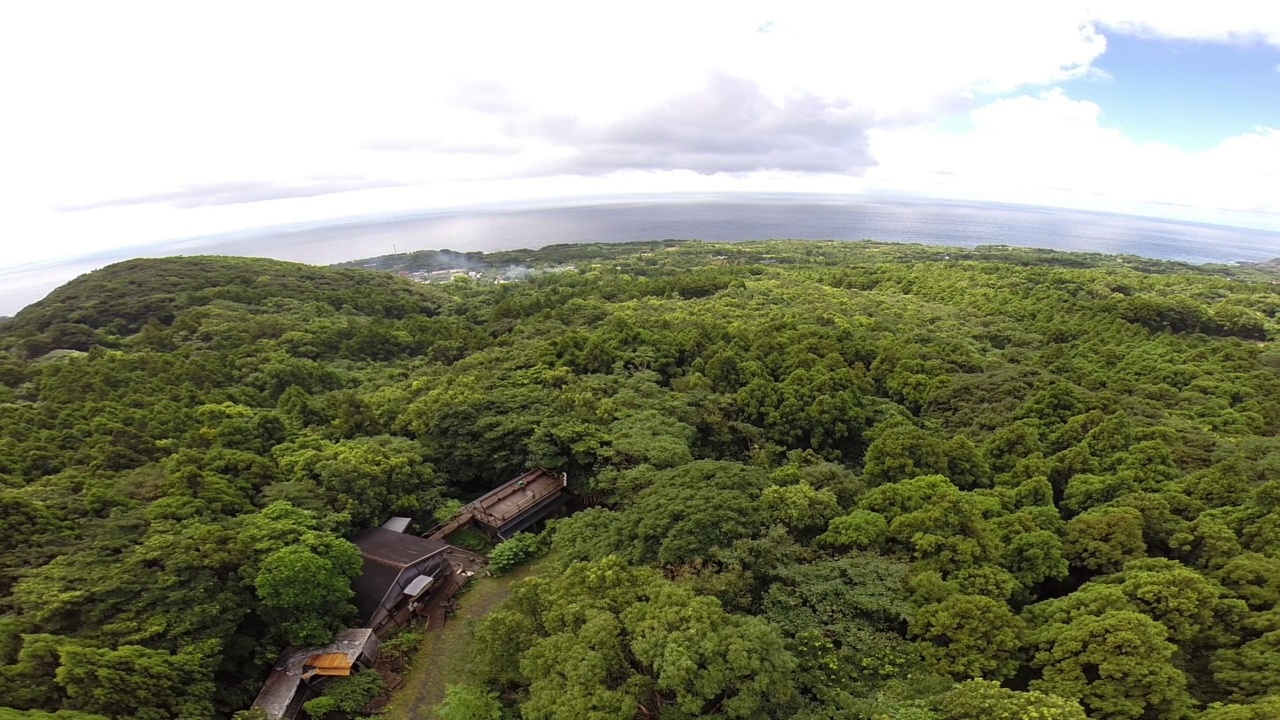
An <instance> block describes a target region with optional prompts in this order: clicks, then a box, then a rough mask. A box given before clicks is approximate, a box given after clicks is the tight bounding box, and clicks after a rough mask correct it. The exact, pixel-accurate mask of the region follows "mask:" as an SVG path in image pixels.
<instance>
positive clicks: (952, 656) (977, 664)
mask: <svg viewBox="0 0 1280 720" xmlns="http://www.w3.org/2000/svg"><path fill="white" fill-rule="evenodd" d="M911 635H913V636H915V637H918V638H920V639H921V640H922V641H923V643H924V645H923V651H924V655H925V657H926V658H927V659H928V660H929V662H930V663H931V665H932V666H933V667H934V668H936V669H937V670H938V671H940V672H943V673H947V674H948V675H953V676H956V677H961V678H981V677H992V678H996V679H1004V678H1008V677H1011V676H1012V675H1013V673H1014V672H1016V671H1017V669H1018V665H1019V663H1020V655H1021V650H1022V647H1023V644H1024V643H1025V641H1026V624H1025V623H1024V622H1023V621H1022V620H1021V619H1020V618H1018V616H1016V615H1014V614H1013V612H1012V611H1010V610H1009V606H1008V605H1006V604H1005V603H1004V602H1001V601H999V600H993V599H991V598H989V597H982V596H980V595H952V596H951V597H949V598H947V599H946V600H943V601H942V602H940V603H936V604H933V605H927V606H925V607H923V608H920V610H918V611H916V613H915V614H914V615H912V616H911Z"/></svg>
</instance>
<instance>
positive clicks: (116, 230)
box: [0, 0, 1280, 264]
mask: <svg viewBox="0 0 1280 720" xmlns="http://www.w3.org/2000/svg"><path fill="white" fill-rule="evenodd" d="M1259 7H1260V6H1259V5H1258V4H1256V3H1250V4H1246V3H1241V2H1232V1H1229V0H1219V1H1218V2H1215V3H1212V4H1211V5H1203V4H1201V6H1196V7H1189V6H1188V7H1184V4H1182V3H1167V2H1166V3H1158V4H1157V3H1138V2H1124V1H1121V2H1108V3H1105V4H1101V3H1100V4H1098V5H1097V7H1096V9H1094V8H1091V7H1090V6H1088V5H1085V4H1083V3H1071V2H1068V3H1027V2H1012V1H992V2H977V3H942V2H897V3H872V2H858V3H844V4H827V3H798V2H776V1H775V2H766V1H762V0H748V1H746V2H699V3H687V2H682V3H676V2H657V1H653V2H646V3H642V4H634V5H630V6H619V5H617V4H602V3H588V2H548V3H516V2H507V3H504V2H497V3H483V4H479V3H449V4H444V3H408V2H405V3H394V2H373V3H363V4H360V5H359V6H358V7H357V6H350V5H342V6H339V5H328V4H324V3H284V2H280V3H260V2H252V3H250V2H232V1H227V2H220V3H216V4H203V5H194V4H190V3H169V2H149V3H140V2H117V3H98V2H84V3H70V4H68V3H56V4H52V3H8V4H4V5H3V6H0V100H2V101H3V102H4V105H5V107H6V112H5V113H3V114H2V115H0V157H3V158H4V166H3V167H2V168H0V197H3V198H4V200H3V202H4V203H5V207H4V208H3V212H0V238H4V243H5V247H4V250H5V251H6V252H5V256H4V258H3V259H2V260H0V263H3V264H17V263H21V262H24V261H31V260H35V259H39V258H42V257H49V256H50V255H52V254H62V255H74V254H78V253H81V252H84V251H86V250H89V249H96V248H101V247H105V246H120V245H126V244H137V243H143V242H149V241H156V240H162V239H168V238H173V237H182V236H192V235H202V234H208V233H216V232H226V231H230V230H235V229H239V228H243V227H249V226H253V225H262V224H274V223H283V222H295V221H312V220H320V219H324V218H336V217H341V216H343V215H350V214H362V213H371V212H379V211H395V210H410V209H416V208H421V207H424V206H443V205H448V204H451V203H463V202H481V201H496V200H502V199H516V198H534V197H549V196H552V195H556V194H579V195H580V194H592V193H618V192H631V191H636V192H639V191H644V190H646V189H650V188H656V189H659V190H672V189H676V188H687V189H691V190H702V191H704V190H715V189H771V190H779V189H792V190H806V191H807V190H838V191H851V190H856V189H859V188H863V187H893V188H898V189H903V190H910V191H934V192H939V193H942V192H949V193H961V192H964V193H982V194H985V195H987V196H991V197H998V198H1004V199H1010V200H1014V199H1018V198H1022V197H1032V196H1034V197H1041V198H1042V197H1050V198H1052V197H1058V195H1059V194H1062V193H1068V194H1070V196H1071V197H1072V198H1076V200H1073V202H1084V201H1083V200H1080V198H1086V197H1095V198H1097V199H1096V200H1095V202H1097V203H1099V204H1105V203H1107V202H1117V203H1120V202H1123V203H1129V202H1137V201H1138V200H1136V199H1135V198H1147V197H1154V198H1157V200H1156V201H1158V202H1166V201H1167V202H1183V201H1186V200H1189V201H1190V203H1189V204H1192V205H1195V206H1196V207H1200V208H1204V209H1205V210H1204V211H1205V212H1210V211H1211V210H1212V208H1217V207H1225V206H1230V207H1237V206H1242V205H1243V204H1246V200H1248V201H1249V202H1253V201H1256V202H1255V203H1254V204H1255V205H1258V206H1260V207H1264V208H1265V207H1271V206H1270V205H1268V204H1267V203H1268V202H1270V200H1269V199H1268V198H1266V197H1265V196H1264V194H1263V193H1262V191H1261V190H1258V189H1256V187H1255V189H1250V188H1248V187H1244V186H1243V184H1241V187H1238V188H1236V187H1235V185H1236V183H1235V181H1234V180H1232V181H1231V182H1230V183H1228V185H1229V186H1231V187H1233V188H1235V190H1237V191H1238V192H1226V191H1222V190H1220V189H1217V188H1215V187H1210V186H1208V184H1207V183H1204V182H1200V181H1197V180H1195V179H1194V177H1192V178H1191V179H1190V180H1188V181H1187V182H1185V183H1183V182H1175V181H1173V180H1170V179H1169V178H1173V177H1177V178H1183V177H1188V175H1189V174H1190V175H1194V172H1197V171H1202V172H1218V171H1225V169H1228V168H1229V169H1230V170H1231V171H1233V172H1235V173H1236V174H1237V175H1236V176H1237V177H1247V178H1255V177H1258V176H1259V175H1260V173H1262V174H1265V173H1263V171H1262V170H1260V169H1259V168H1260V167H1261V163H1260V161H1259V160H1258V159H1257V157H1258V155H1256V153H1261V152H1266V150H1265V148H1271V147H1272V146H1274V144H1275V140H1274V133H1269V134H1268V133H1267V132H1260V133H1257V134H1255V135H1256V137H1252V136H1249V137H1244V138H1239V139H1236V140H1233V141H1230V142H1224V143H1223V145H1222V146H1221V147H1220V148H1218V149H1215V151H1213V153H1210V154H1208V155H1206V156H1205V157H1200V156H1186V155H1183V154H1180V153H1177V152H1174V151H1172V150H1170V149H1168V148H1160V147H1148V146H1139V145H1136V144H1134V143H1132V142H1131V141H1129V140H1127V139H1126V138H1124V137H1123V136H1120V135H1118V134H1116V133H1114V132H1111V131H1105V130H1101V129H1099V128H1098V127H1097V123H1096V121H1095V120H1096V118H1094V117H1093V116H1092V115H1091V113H1096V108H1094V109H1090V108H1089V107H1086V106H1083V105H1081V104H1078V103H1074V101H1071V100H1070V99H1069V98H1066V97H1065V96H1062V95H1060V94H1059V95H1054V94H1052V93H1051V94H1049V95H1045V96H1037V95H1028V96H1026V97H1015V98H1011V99H1008V100H997V101H996V102H994V103H992V102H991V101H992V99H993V98H997V97H1000V96H1004V95H1009V94H1017V93H1027V92H1032V93H1034V92H1038V91H1040V90H1044V89H1046V88H1051V87H1053V86H1054V85H1055V84H1056V83H1060V82H1062V81H1064V80H1066V79H1069V78H1073V77H1077V76H1081V75H1086V74H1091V73H1095V72H1096V70H1095V69H1094V68H1093V67H1092V66H1091V63H1092V62H1093V61H1094V60H1095V59H1096V58H1097V57H1098V56H1099V55H1100V54H1101V53H1102V52H1103V51H1104V50H1105V46H1106V39H1105V37H1104V32H1106V31H1107V30H1105V28H1118V29H1121V30H1124V31H1126V32H1134V33H1146V34H1152V35H1157V36H1161V37H1167V36H1176V37H1194V38H1199V39H1208V40H1215V39H1216V40H1222V39H1248V38H1254V39H1258V38H1265V39H1267V41H1269V42H1273V43H1280V20H1277V18H1278V17H1280V15H1278V14H1277V11H1276V10H1274V9H1270V8H1269V7H1263V8H1262V9H1261V10H1259V9H1258V8H1259ZM1099 27H1102V28H1104V30H1103V31H1099V29H1098V28H1099ZM765 28H767V32H766V31H763V30H764V29H765ZM714 78H722V79H727V80H726V82H727V83H728V86H734V87H739V88H749V89H750V92H743V93H739V94H738V95H733V94H731V93H730V94H724V93H722V94H721V96H720V104H716V103H703V104H699V103H698V102H696V100H697V99H698V98H699V97H700V96H701V95H706V94H707V93H708V89H709V88H713V87H714V86H713V85H709V83H711V82H713V79H714ZM709 79H712V80H709ZM734 83H737V84H736V85H734ZM722 89H723V88H722ZM477 92H480V93H481V94H480V95H476V93H477ZM467 93H470V95H467ZM464 95H465V97H464ZM733 98H737V100H734V99H733ZM739 101H740V102H742V103H756V105H755V106H753V107H748V108H743V107H735V106H733V105H732V102H739ZM726 103H727V104H726ZM795 108H803V109H805V112H808V113H811V114H812V115H814V116H815V117H822V118H824V121H823V122H819V123H813V124H812V125H811V126H809V127H807V128H806V127H805V126H804V123H800V122H798V120H799V118H798V117H797V116H796V114H795V111H794V109H795ZM970 112H972V113H973V121H974V123H975V127H974V131H973V134H972V136H971V137H970V136H958V137H957V136H954V135H952V134H946V133H941V132H938V131H935V130H933V129H932V128H933V125H932V124H931V123H932V121H934V120H935V119H937V118H938V117H941V116H945V115H956V114H959V115H966V114H968V113H970ZM699 113H702V114H703V115H707V114H710V115H712V117H710V118H707V117H698V118H696V119H697V120H698V122H692V120H694V119H695V118H694V117H693V116H694V115H697V114H699ZM722 117H723V118H734V117H736V118H738V120H736V121H733V122H736V124H738V125H751V124H752V123H754V124H755V125H754V128H752V127H747V128H745V129H739V130H738V131H737V132H733V131H732V130H733V128H729V129H728V130H726V132H724V133H722V135H723V136H725V137H728V138H730V140H731V141H732V143H736V144H737V146H738V149H739V150H740V149H741V148H742V147H748V148H749V152H747V153H745V154H743V153H735V152H732V150H733V149H732V148H729V149H724V148H720V149H717V148H715V147H712V148H711V150H712V151H713V152H710V153H708V152H706V151H705V150H706V149H707V147H708V145H707V144H708V143H711V144H712V145H714V142H715V140H716V138H715V137H714V136H715V135H717V125H716V120H717V119H722ZM513 118H525V119H530V118H532V119H538V118H542V119H547V118H560V119H561V120H562V121H563V124H562V125H561V126H560V127H561V128H564V127H577V128H581V129H583V138H584V140H583V142H582V143H577V144H575V142H574V138H572V137H569V136H567V135H565V134H564V133H563V132H560V133H556V132H528V129H527V128H528V125H527V123H525V124H523V125H522V123H520V122H513ZM642 120H644V121H647V122H650V123H651V124H653V123H656V124H662V131H661V132H657V133H656V134H654V135H653V136H650V135H646V133H645V132H643V130H644V128H641V127H639V125H638V124H637V123H639V122H640V121H642ZM522 127H523V128H524V129H523V130H521V128H522ZM544 129H545V127H544ZM775 129H780V130H785V132H776V133H771V131H772V130H775ZM806 133H807V134H806ZM840 133H844V134H845V136H847V137H848V143H847V144H845V145H841V144H840V141H839V138H838V137H837V136H838V135H839V134H840ZM832 138H836V139H835V140H833V139H832ZM868 138H869V140H868ZM908 139H910V141H908ZM863 142H869V143H870V155H871V157H867V156H866V152H865V149H864V148H863V147H862V146H861V145H860V143H863ZM911 142H917V143H919V144H918V145H914V146H913V145H911ZM828 148H829V150H828ZM924 148H934V151H933V153H931V152H926V151H925V150H924ZM1066 148H1070V150H1067V149H1066ZM824 152H829V153H830V157H828V158H825V159H824V158H823V157H822V154H823V153H824ZM600 153H612V160H613V162H611V163H610V162H604V163H595V164H593V163H590V162H587V163H584V162H583V158H591V157H597V156H598V155H599V154H600ZM934 153H936V155H935V154H934ZM1033 157H1034V158H1037V159H1038V163H1037V164H1035V167H1023V166H1024V165H1027V166H1029V165H1031V163H1028V162H1022V161H1021V160H1020V159H1022V158H1033ZM664 158H666V159H669V160H670V162H669V163H666V164H664V162H663V160H664ZM1251 158H1252V159H1251ZM1139 160H1140V161H1141V162H1143V163H1145V165H1144V167H1161V168H1164V171H1165V172H1166V173H1167V174H1158V173H1152V174H1150V176H1149V177H1148V175H1147V174H1145V171H1142V170H1140V169H1127V168H1125V167H1122V163H1127V162H1131V161H1133V162H1136V161H1139ZM873 162H874V163H878V165H877V166H876V167H875V168H874V169H873V170H872V171H870V174H869V176H868V177H867V178H866V179H865V180H863V179H858V178H857V177H856V174H857V172H859V171H860V170H861V169H862V168H864V167H868V166H870V165H871V164H872V163H873ZM1020 162H1021V164H1019V163H1020ZM1273 166H1274V165H1273ZM614 167H618V168H628V169H627V170H625V171H621V172H612V173H609V174H607V175H605V176H602V177H600V176H597V177H571V176H570V177H556V178H539V177H537V175H538V174H539V173H542V172H546V169H547V168H557V169H558V170H559V171H569V170H577V171H581V172H589V173H600V172H607V171H608V170H609V169H611V168H614ZM664 167H672V168H684V169H685V170H694V171H702V172H704V173H711V172H714V171H716V170H726V171H732V172H731V173H730V174H724V173H721V174H709V175H705V176H699V175H697V174H696V173H693V172H687V171H685V170H675V171H667V172H664V171H663V170H662V168H664ZM995 167H1004V168H1007V169H1009V170H1011V171H1012V170H1017V171H1018V172H1019V173H1023V176H1024V177H1026V178H1029V179H1028V180H1027V181H1026V182H1023V181H1016V182H1015V181H1012V180H1011V179H1010V176H1008V175H1006V174H1003V173H1001V172H998V171H996V170H994V169H993V168H995ZM1037 168H1039V169H1037ZM841 169H842V170H844V172H842V173H830V172H826V171H829V170H841ZM801 170H810V171H816V172H794V171H801ZM941 172H951V173H955V174H954V175H942V174H938V173H941ZM1121 177H1124V178H1130V179H1133V180H1134V181H1135V182H1136V181H1137V180H1139V179H1140V180H1142V181H1143V182H1144V183H1148V184H1146V185H1143V186H1142V189H1141V192H1139V191H1138V190H1137V189H1135V187H1134V185H1132V184H1131V183H1127V182H1120V181H1118V180H1116V178H1121ZM961 178H964V180H963V181H962V180H961ZM1063 178H1068V179H1069V181H1068V180H1064V179H1063ZM1032 180H1034V182H1032ZM1053 182H1058V183H1060V184H1061V183H1064V182H1068V183H1069V185H1070V187H1069V188H1067V189H1066V190H1052V188H1053V187H1055V186H1054V185H1052V183H1053ZM1028 187H1034V188H1041V187H1047V188H1049V190H1036V191H1034V192H1033V191H1031V190H1028V189H1027V188H1028ZM1064 187H1065V186H1064ZM1193 190H1194V192H1193ZM1095 191H1096V192H1099V193H1103V195H1102V196H1101V197H1099V196H1094V195H1090V193H1091V192H1095ZM1197 193H1200V194H1197ZM202 198H204V199H202ZM210 198H211V199H212V200H210ZM138 199H145V200H150V202H148V203H146V204H141V205H123V204H121V203H122V202H125V201H130V200H133V201H137V200H138ZM210 202H212V203H213V204H210ZM1143 202H1146V201H1145V200H1143ZM1218 203H1227V205H1220V204H1218ZM1259 204H1260V205H1259ZM91 206H96V209H92V210H82V211H79V212H64V211H60V210H59V208H68V207H82V208H84V207H91ZM178 206H182V207H178Z"/></svg>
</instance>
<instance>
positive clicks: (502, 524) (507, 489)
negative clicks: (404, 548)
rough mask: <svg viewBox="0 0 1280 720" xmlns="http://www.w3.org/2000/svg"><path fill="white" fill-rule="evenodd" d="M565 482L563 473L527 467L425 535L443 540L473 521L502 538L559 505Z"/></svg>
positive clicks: (566, 490)
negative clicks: (521, 473)
mask: <svg viewBox="0 0 1280 720" xmlns="http://www.w3.org/2000/svg"><path fill="white" fill-rule="evenodd" d="M568 484H569V483H568V479H567V478H566V477H565V476H564V475H563V474H560V475H555V474H553V473H551V472H548V471H546V470H543V469H541V468H538V469H536V470H530V471H529V472H527V473H525V474H523V475H521V476H519V477H517V478H515V479H513V480H510V481H508V482H505V483H503V484H502V485H499V486H498V487H496V488H494V489H493V490H491V491H489V492H488V493H486V494H485V495H482V496H481V497H479V498H477V499H475V500H473V501H471V502H470V503H467V504H466V505H464V506H463V508H462V510H461V511H459V513H458V514H457V515H456V516H454V518H453V519H452V520H450V521H449V522H447V523H445V524H443V525H441V526H439V527H437V528H435V529H434V530H433V531H432V532H431V533H430V534H429V535H428V536H427V537H428V538H429V539H431V540H443V539H444V538H445V537H446V536H448V535H449V534H450V533H453V532H456V531H457V530H460V529H462V528H463V527H465V526H467V525H471V524H475V525H478V526H479V527H480V528H481V529H482V530H484V531H485V532H486V533H487V534H488V535H490V536H496V537H499V538H503V539H505V538H506V537H507V533H508V532H512V533H514V532H519V530H521V529H523V527H524V526H525V525H527V524H529V523H530V522H536V521H537V520H538V519H540V518H541V517H542V516H544V515H546V514H548V513H550V512H551V511H552V510H554V509H555V508H557V507H559V506H560V505H562V504H563V501H564V496H565V495H566V493H567V492H568Z"/></svg>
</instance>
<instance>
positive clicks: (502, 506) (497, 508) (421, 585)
mask: <svg viewBox="0 0 1280 720" xmlns="http://www.w3.org/2000/svg"><path fill="white" fill-rule="evenodd" d="M568 501H569V481H568V477H567V476H566V475H565V474H564V473H558V474H557V473H552V472H550V471H547V470H544V469H542V468H536V469H533V470H530V471H528V472H526V473H524V474H522V475H520V476H518V477H516V478H513V479H511V480H509V481H507V482H505V483H503V484H501V485H499V486H498V487H496V488H494V489H493V490H491V491H490V492H488V493H487V494H485V495H483V496H481V497H479V498H477V499H475V500H473V501H472V502H470V503H468V504H467V505H464V506H463V507H462V509H461V510H460V511H459V512H458V513H457V514H456V515H455V516H454V517H453V518H452V519H450V520H449V521H448V522H446V523H443V524H441V525H439V526H436V527H434V528H432V529H431V530H430V531H428V532H427V533H426V534H425V535H422V536H419V535H414V534H412V533H410V532H409V528H410V525H411V524H412V522H413V519H412V518H408V517H393V518H390V519H388V520H387V521H386V522H385V523H383V525H382V526H381V527H375V528H368V529H365V530H362V531H360V532H358V533H356V534H355V535H354V536H352V537H351V538H350V540H351V542H352V543H354V544H355V545H356V547H358V548H359V550H360V557H361V559H362V561H363V565H362V568H361V573H360V576H359V577H358V578H356V580H355V581H354V582H353V583H352V590H353V591H354V592H355V596H354V598H352V600H353V602H354V604H355V606H356V608H357V609H358V610H359V624H358V626H357V627H352V628H347V629H344V630H342V631H341V632H339V633H338V634H337V636H336V637H335V638H334V641H333V642H332V643H330V644H328V645H326V646H324V647H308V648H285V650H284V652H282V653H281V655H280V659H279V660H278V661H277V662H276V664H275V665H274V666H273V668H272V670H271V674H270V675H269V676H268V677H267V680H266V682H265V684H264V685H263V686H262V690H261V691H260V692H259V693H258V697H257V699H256V700H254V702H253V706H252V708H253V709H254V710H259V711H261V712H262V713H265V714H266V716H267V717H268V718H270V720H294V719H295V718H304V717H306V713H305V712H304V710H303V704H304V703H305V702H306V701H307V700H310V699H312V698H314V697H316V696H317V695H318V694H319V693H320V691H321V690H322V689H323V687H324V685H325V683H326V682H328V681H329V680H331V679H332V678H337V677H348V676H350V675H352V674H353V673H355V672H358V671H360V670H369V669H372V670H376V671H377V672H378V673H379V674H381V675H382V676H383V679H384V681H385V682H386V685H387V688H388V689H390V690H394V689H395V688H396V687H397V686H399V685H400V684H401V683H402V682H403V681H402V680H401V679H400V677H399V676H398V675H396V674H395V672H393V671H394V670H395V669H396V668H395V667H393V664H392V663H391V662H389V661H386V660H385V659H384V658H382V657H381V656H380V654H379V644H380V642H381V641H382V640H384V639H386V638H387V637H388V636H389V635H391V634H392V633H394V632H397V631H399V630H401V629H403V628H406V627H409V626H411V625H415V624H424V625H425V626H426V627H433V626H436V625H438V624H442V623H444V622H445V621H446V618H447V616H448V613H449V611H450V610H452V608H453V603H454V598H455V597H456V595H457V594H458V592H459V591H460V590H461V589H462V587H463V586H464V585H465V584H466V583H467V581H468V580H470V579H471V578H472V577H473V576H474V575H475V574H476V573H478V572H481V571H483V570H484V568H485V566H486V565H487V563H488V559H487V558H486V557H485V556H484V555H481V554H478V553H475V552H472V551H470V550H466V549H463V548H461V547H457V546H455V545H452V544H450V543H449V538H450V536H452V535H453V534H455V533H457V532H459V531H461V530H463V529H465V528H474V529H476V530H479V531H480V532H482V533H484V534H485V535H486V536H487V537H488V538H490V539H491V540H495V541H502V540H506V539H508V538H510V537H512V536H513V535H515V534H516V533H519V532H521V531H524V530H526V529H528V528H530V527H532V526H533V525H535V524H537V523H538V522H540V521H542V520H543V519H545V518H547V517H548V516H550V515H551V514H552V513H554V512H556V511H557V510H559V509H560V508H562V507H563V506H564V505H565V504H566V503H567V502H568ZM385 701H386V699H385V697H384V698H379V699H377V700H375V701H374V702H373V703H371V706H370V707H367V708H365V710H366V711H367V712H377V711H379V710H380V709H381V706H382V705H383V704H385Z"/></svg>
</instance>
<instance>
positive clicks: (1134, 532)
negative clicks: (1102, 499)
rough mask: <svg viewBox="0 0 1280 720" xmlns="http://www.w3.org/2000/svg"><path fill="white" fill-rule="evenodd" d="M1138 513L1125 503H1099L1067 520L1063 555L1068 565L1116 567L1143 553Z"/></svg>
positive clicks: (1103, 569) (1105, 569)
mask: <svg viewBox="0 0 1280 720" xmlns="http://www.w3.org/2000/svg"><path fill="white" fill-rule="evenodd" d="M1142 528H1143V523H1142V513H1140V512H1138V511H1137V510H1135V509H1133V508H1128V507H1102V508H1095V509H1093V510H1089V511H1086V512H1083V513H1081V514H1079V515H1077V516H1076V517H1074V518H1072V519H1071V521H1070V522H1068V523H1067V536H1066V556H1067V558H1068V559H1069V560H1070V561H1071V564H1072V565H1075V566H1077V567H1081V568H1084V569H1086V570H1091V571H1093V572H1097V573H1108V572H1115V571H1116V570H1119V569H1120V568H1121V566H1123V565H1124V564H1125V563H1126V562H1128V561H1130V560H1134V559H1137V558H1141V557H1143V556H1144V555H1145V554H1146V548H1147V546H1146V542H1145V541H1144V540H1143V538H1142Z"/></svg>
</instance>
